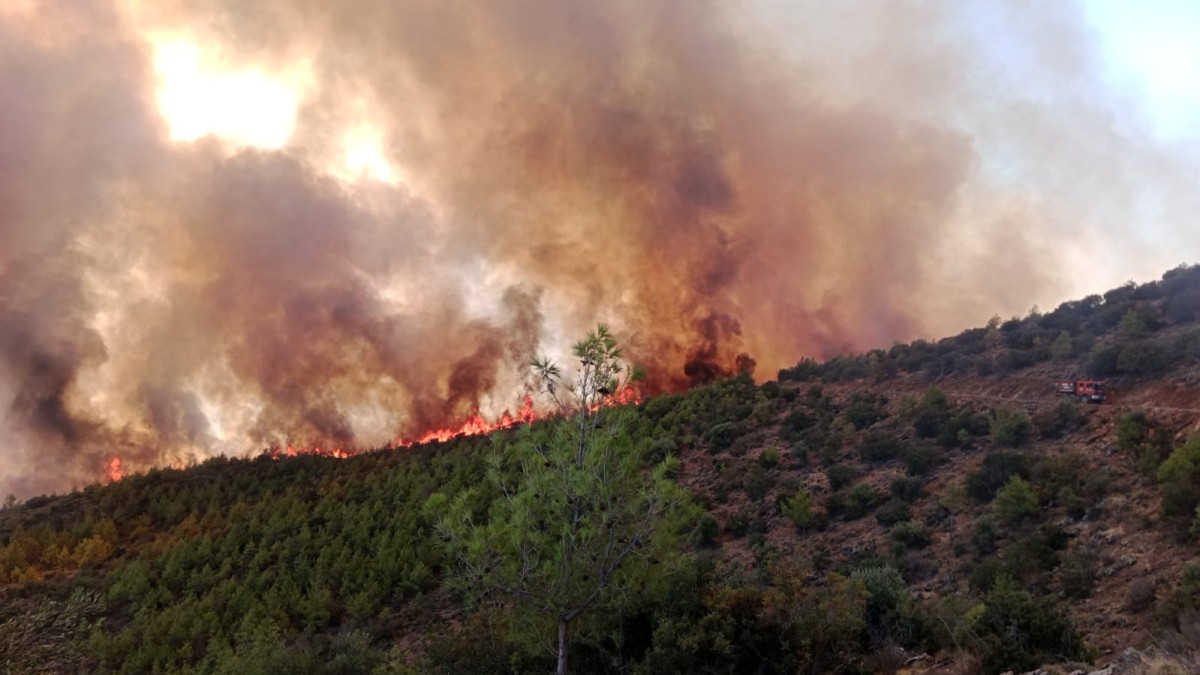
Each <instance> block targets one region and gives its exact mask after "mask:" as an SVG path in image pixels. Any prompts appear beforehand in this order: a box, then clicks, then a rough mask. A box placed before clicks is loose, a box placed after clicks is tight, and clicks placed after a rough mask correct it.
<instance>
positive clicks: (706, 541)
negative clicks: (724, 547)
mask: <svg viewBox="0 0 1200 675" xmlns="http://www.w3.org/2000/svg"><path fill="white" fill-rule="evenodd" d="M720 533H721V523H719V522H718V521H717V517H716V516H714V515H713V514H711V513H709V512H707V511H705V512H704V513H701V514H700V517H699V518H698V519H697V520H696V526H695V527H693V528H692V531H691V533H690V534H689V535H688V543H690V544H691V545H692V546H695V547H697V548H707V547H710V546H713V545H714V544H715V543H716V541H715V540H716V537H717V535H718V534H720Z"/></svg>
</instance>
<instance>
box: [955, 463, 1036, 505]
mask: <svg viewBox="0 0 1200 675" xmlns="http://www.w3.org/2000/svg"><path fill="white" fill-rule="evenodd" d="M1027 467H1028V463H1027V460H1026V458H1025V456H1024V455H1021V454H1017V453H1013V452H992V453H988V455H987V456H985V457H984V458H983V463H982V464H981V465H980V466H979V468H978V469H976V470H975V471H972V472H971V473H969V474H967V494H969V495H971V498H972V499H975V500H976V501H978V502H983V503H986V502H990V501H991V500H992V498H993V497H995V496H996V491H997V490H999V489H1000V488H1002V487H1004V484H1005V483H1007V482H1008V479H1009V478H1012V477H1013V476H1021V477H1022V478H1025V477H1027V476H1028V475H1029V471H1028V468H1027Z"/></svg>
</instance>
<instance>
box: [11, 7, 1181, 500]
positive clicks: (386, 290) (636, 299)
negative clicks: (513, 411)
mask: <svg viewBox="0 0 1200 675" xmlns="http://www.w3.org/2000/svg"><path fill="white" fill-rule="evenodd" d="M785 5H786V7H787V9H780V7H783V6H785ZM121 7H122V8H123V9H122V10H117V9H115V8H114V7H113V6H112V5H111V4H110V3H107V2H103V1H102V0H76V1H74V2H52V1H42V2H37V1H35V2H30V3H26V4H25V5H21V6H19V7H18V8H17V9H15V10H10V11H4V10H0V115H2V117H0V311H2V312H3V323H0V406H3V409H4V411H5V412H4V414H3V418H2V421H0V459H2V460H3V462H2V467H0V489H6V490H11V491H15V492H18V493H19V494H23V495H25V494H31V493H33V492H36V491H41V490H54V489H64V488H67V487H69V486H71V485H72V484H78V483H79V482H81V481H87V480H94V479H96V478H98V477H100V476H102V475H103V468H104V466H105V464H106V462H107V461H108V460H109V459H110V458H111V457H113V456H120V457H121V458H122V459H123V461H124V462H125V464H126V466H127V467H130V468H138V467H146V466H149V465H152V464H161V463H168V462H186V461H190V460H194V459H199V458H203V457H205V456H209V455H212V454H215V453H217V452H229V453H239V454H240V453H244V452H247V451H252V450H255V449H259V448H264V447H275V446H284V445H287V444H294V445H297V446H304V447H312V446H321V447H324V448H333V447H342V448H346V449H355V448H364V447H370V446H373V445H378V444H382V443H384V442H387V441H389V440H395V439H397V438H399V437H413V436H416V435H419V434H420V433H421V432H423V431H426V430H428V429H430V428H432V427H437V426H441V425H453V424H456V423H458V422H461V421H462V420H463V419H464V418H465V417H466V416H468V415H470V414H471V413H472V412H474V411H476V410H482V411H484V412H485V413H490V414H497V413H499V412H500V411H501V410H503V409H504V408H513V407H515V406H516V405H519V401H520V398H521V396H522V395H523V393H524V391H525V387H526V386H527V382H526V377H527V375H528V366H527V364H528V362H529V360H530V358H531V357H532V356H534V355H536V354H538V353H541V352H543V351H550V352H554V353H559V354H561V353H564V352H565V349H564V346H565V344H567V343H568V341H569V340H570V339H571V338H572V337H577V336H578V335H580V334H581V333H582V332H583V331H584V330H586V328H587V327H588V326H590V325H592V324H594V323H595V322H596V321H598V320H605V321H609V322H611V323H612V324H613V325H614V327H615V328H616V329H617V331H618V333H619V335H620V336H621V338H622V340H623V341H624V342H625V343H626V344H627V345H628V346H629V354H630V356H632V357H633V359H634V360H636V361H637V362H639V363H640V364H642V365H644V366H645V367H646V369H647V371H648V373H649V375H650V378H649V381H648V383H647V388H648V391H651V392H657V391H666V390H672V389H678V388H683V387H687V386H691V385H694V384H697V383H699V382H704V381H707V380H710V379H712V378H716V377H721V376H724V375H728V374H732V373H736V372H740V371H753V370H755V369H756V368H757V369H758V374H759V375H760V376H766V377H769V376H770V375H771V374H772V373H773V372H774V371H775V370H776V369H777V368H779V367H781V366H785V365H789V364H791V363H794V362H795V361H796V360H797V359H799V358H800V357H802V356H806V355H815V356H829V355H832V354H835V353H838V352H841V351H845V350H850V349H860V348H864V347H870V346H880V345H882V346H886V345H888V344H890V343H891V342H892V341H896V340H907V339H912V338H914V337H919V336H928V335H931V334H936V333H937V332H948V331H951V330H956V329H959V328H962V327H964V326H966V325H969V324H972V323H976V322H979V321H981V320H983V319H986V317H988V316H991V315H992V314H993V313H996V312H1014V311H1021V310H1023V309H1025V308H1027V307H1028V304H1030V303H1031V302H1032V301H1037V299H1038V298H1050V299H1054V298H1059V299H1061V298H1062V296H1063V293H1064V292H1065V290H1067V289H1069V288H1071V286H1070V283H1069V282H1070V281H1071V279H1070V276H1069V275H1067V274H1064V273H1061V272H1059V271H1057V270H1058V268H1059V267H1060V263H1061V261H1063V260H1066V259H1071V256H1076V257H1078V256H1084V255H1086V254H1088V253H1089V251H1090V250H1091V249H1089V248H1088V247H1089V246H1095V244H1094V238H1093V237H1090V236H1088V235H1086V234H1081V233H1080V232H1079V231H1078V229H1077V228H1078V224H1079V222H1088V223H1095V224H1097V225H1102V226H1104V227H1108V226H1107V225H1105V223H1107V222H1108V221H1105V220H1104V219H1105V218H1107V217H1109V215H1110V214H1112V213H1128V212H1129V208H1128V207H1127V206H1125V204H1127V203H1131V202H1133V201H1135V200H1134V199H1133V195H1134V194H1135V193H1134V188H1133V187H1132V186H1133V185H1134V184H1136V183H1137V182H1138V181H1137V180H1136V176H1144V175H1154V176H1156V177H1158V179H1159V184H1160V185H1161V187H1160V188H1159V192H1158V193H1157V194H1158V195H1160V196H1163V198H1164V201H1165V202H1167V203H1168V205H1169V206H1170V208H1172V209H1176V208H1177V209H1179V212H1180V213H1182V212H1185V210H1184V208H1183V207H1189V208H1190V207H1191V206H1193V204H1191V202H1190V201H1188V199H1186V198H1181V197H1178V195H1179V194H1184V193H1187V192H1188V191H1187V178H1186V177H1187V176H1189V175H1194V172H1192V169H1194V156H1193V155H1186V153H1184V154H1183V155H1181V154H1180V153H1178V152H1174V153H1172V152H1167V151H1165V150H1163V148H1161V147H1159V146H1157V145H1155V144H1154V143H1152V142H1150V141H1146V140H1144V139H1142V138H1141V137H1140V136H1138V135H1137V134H1134V135H1129V134H1123V133H1121V132H1119V131H1116V130H1114V129H1113V127H1112V125H1111V124H1108V122H1110V121H1111V120H1110V119H1109V117H1110V113H1108V112H1106V110H1108V108H1106V107H1105V105H1107V104H1106V103H1105V102H1103V101H1096V100H1094V99H1095V96H1094V95H1092V94H1093V93H1094V92H1093V91H1092V89H1089V87H1094V86H1095V85H1094V80H1095V69H1096V66H1095V63H1094V60H1095V59H1094V55H1093V54H1092V50H1091V48H1090V47H1089V44H1090V37H1089V36H1088V35H1087V34H1086V33H1085V32H1084V31H1083V30H1082V29H1080V28H1079V25H1080V24H1081V20H1080V18H1079V16H1077V13H1076V12H1075V10H1073V9H1070V8H1066V9H1064V8H1062V7H1059V6H1055V7H1053V8H1048V9H1044V8H1042V7H1040V6H1039V7H1037V8H1034V7H1031V6H1022V9H1021V13H1020V14H1018V13H1016V12H1007V13H1006V12H1004V11H999V10H997V11H995V12H993V13H995V14H997V16H990V15H989V16H983V17H981V16H979V15H978V14H979V13H978V12H973V10H960V9H959V3H949V2H947V3H919V4H918V3H894V2H879V3H873V4H872V3H854V5H853V8H849V7H848V6H842V5H841V4H840V3H839V4H838V5H837V6H835V5H834V3H781V4H780V5H778V6H776V5H775V4H773V3H764V7H766V8H767V9H766V10H764V11H766V12H767V13H768V14H770V13H771V12H774V13H776V14H771V16H770V21H771V23H772V25H773V26H777V27H778V26H782V27H784V29H786V30H793V31H795V34H794V35H790V34H789V35H788V39H787V40H768V39H767V38H766V35H767V34H768V33H769V31H768V30H766V29H764V28H763V27H762V26H761V25H758V24H757V23H756V21H758V20H760V19H761V17H760V16H758V15H756V14H754V13H753V12H749V13H748V12H735V11H734V10H732V9H730V8H729V7H727V3H716V2H682V1H673V0H659V1H654V2H646V1H638V2H633V1H628V2H604V3H581V2H560V1H558V0H504V1H499V0H498V1H494V2H480V3H446V2H442V1H440V0H437V1H434V0H406V1H404V2H390V1H383V0H347V1H345V2H338V3H328V2H306V1H304V0H262V1H260V2H254V3H233V2H230V3H212V2H191V1H185V0H160V1H158V2H154V3H143V4H142V5H138V4H129V3H125V4H122V5H121ZM131 7H132V8H134V9H132V10H131V9H129V8H131ZM981 22H982V23H984V24H986V23H988V22H992V23H994V24H995V25H996V26H1000V27H1003V29H1004V30H1003V31H1000V34H1002V35H1005V36H1010V37H1008V38H1006V39H1009V40H1012V41H1014V42H1015V43H1016V44H1017V46H1019V47H1020V48H1021V49H1022V50H1024V51H1020V50H1010V51H1009V52H1006V53H1010V55H1011V53H1019V54H1020V55H1021V56H1022V57H1023V58H1027V59H1028V64H1027V65H1029V66H1030V67H1029V69H1028V70H1027V71H1021V73H1022V74H1021V75H1020V76H1021V77H1028V82H1022V81H1020V80H1018V79H1014V77H1015V76H1014V75H1013V74H1012V73H1010V72H1008V71H1004V70H1003V69H1002V68H1001V67H1000V66H998V65H997V63H999V61H997V60H996V59H995V58H993V57H992V56H989V54H988V52H987V50H986V49H985V48H984V47H982V46H980V41H979V40H978V39H976V37H977V36H973V34H972V30H977V29H978V27H979V25H981ZM151 34H168V35H169V34H180V35H184V36H186V37H188V38H189V39H191V40H193V41H195V42H196V43H197V44H202V45H206V46H207V47H208V49H209V51H210V52H211V53H213V54H217V55H218V56H219V58H220V59H223V60H224V61H225V62H227V63H231V64H235V65H236V64H242V65H245V66H247V67H250V66H253V67H255V68H261V69H264V70H266V71H268V72H270V71H277V70H283V69H287V68H293V67H296V64H297V63H303V64H307V66H306V67H308V68H309V69H310V70H311V80H312V85H311V86H310V87H309V88H308V89H306V90H305V91H304V98H303V100H302V101H301V103H300V107H299V109H298V112H297V118H296V126H295V129H294V130H293V132H292V135H291V137H290V139H289V140H288V143H287V144H286V145H285V146H284V147H283V148H280V149H275V150H267V149H253V148H248V147H242V146H237V145H236V144H231V143H230V142H228V141H227V140H222V139H219V138H208V139H202V140H199V141H195V142H187V143H179V142H173V141H171V140H170V128H169V125H168V121H167V120H164V119H163V118H162V117H160V115H159V113H158V111H157V108H156V105H155V100H156V99H155V97H156V86H157V83H156V76H155V69H154V62H153V56H154V52H153V47H152V44H151V42H150V41H148V39H147V35H151ZM829 36H836V37H829ZM1012 36H1015V37H1012ZM768 43H769V44H768ZM1006 78H1008V79H1006ZM981 83H982V84H981ZM1026 84H1027V85H1028V87H1029V88H1030V91H1034V90H1036V91H1034V93H1036V95H1034V94H1029V95H1028V96H1027V95H1026V91H1025V90H1024V89H1022V87H1023V86H1025V85H1026ZM1059 90H1061V91H1062V92H1063V93H1061V94H1055V96H1053V97H1051V98H1050V99H1049V100H1050V103H1048V104H1041V103H1038V102H1037V101H1038V96H1041V94H1042V93H1044V92H1045V91H1059ZM364 110H365V111H366V112H365V113H364ZM364 115H365V117H366V118H367V119H369V120H370V121H372V122H374V123H375V124H376V125H378V126H379V127H380V128H381V129H382V131H383V133H384V134H385V151H386V155H387V159H388V160H389V161H390V162H391V163H392V164H393V165H394V166H396V167H398V168H399V169H401V171H402V173H403V175H404V177H405V180H404V181H402V182H400V183H398V184H396V185H389V184H386V183H382V182H372V181H367V180H360V181H348V180H345V179H342V178H338V177H337V176H336V175H335V174H334V173H332V172H331V171H330V169H329V167H330V164H331V162H334V161H336V160H337V159H338V158H339V157H340V153H341V148H340V145H339V144H340V143H341V139H342V135H343V134H344V133H345V130H346V128H347V127H349V126H352V125H353V124H354V123H356V122H357V121H360V120H361V119H362V118H363V117H364ZM997 147H1003V148H1004V151H1003V152H1000V153H998V154H996V155H993V154H991V153H992V151H993V150H994V149H995V148H997ZM1105 157H1108V158H1110V159H1113V158H1117V157H1120V158H1121V160H1122V161H1125V162H1128V163H1129V166H1130V167H1131V168H1129V169H1128V170H1129V171H1131V172H1133V173H1132V174H1131V175H1125V174H1124V173H1122V171H1120V170H1118V169H1117V167H1115V166H1114V162H1112V161H1109V162H1107V163H1106V162H1104V161H1102V160H1103V159H1104V158H1105ZM1097 195H1100V196H1099V197H1097ZM1072 228H1076V229H1072ZM1108 232H1109V234H1111V235H1113V236H1117V235H1119V234H1120V232H1119V231H1115V230H1112V229H1111V228H1110V229H1109V230H1108ZM998 279H1002V280H1003V281H1002V283H997V280H998ZM1102 286H1103V284H1097V285H1096V287H1097V288H1098V287H1102ZM1031 298H1033V299H1034V300H1031Z"/></svg>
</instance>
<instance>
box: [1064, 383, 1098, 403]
mask: <svg viewBox="0 0 1200 675" xmlns="http://www.w3.org/2000/svg"><path fill="white" fill-rule="evenodd" d="M1054 386H1055V389H1056V390H1057V391H1058V393H1059V394H1060V395H1062V396H1071V397H1073V398H1077V399H1079V402H1080V403H1100V402H1101V401H1103V400H1104V385H1103V384H1102V383H1100V382H1097V381H1095V380H1074V381H1071V382H1055V383H1054Z"/></svg>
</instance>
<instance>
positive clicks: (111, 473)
mask: <svg viewBox="0 0 1200 675" xmlns="http://www.w3.org/2000/svg"><path fill="white" fill-rule="evenodd" d="M107 471H108V482H110V483H115V482H117V481H119V480H121V479H122V478H124V477H125V469H122V468H121V458H120V457H113V458H112V459H110V460H108V469H107Z"/></svg>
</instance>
